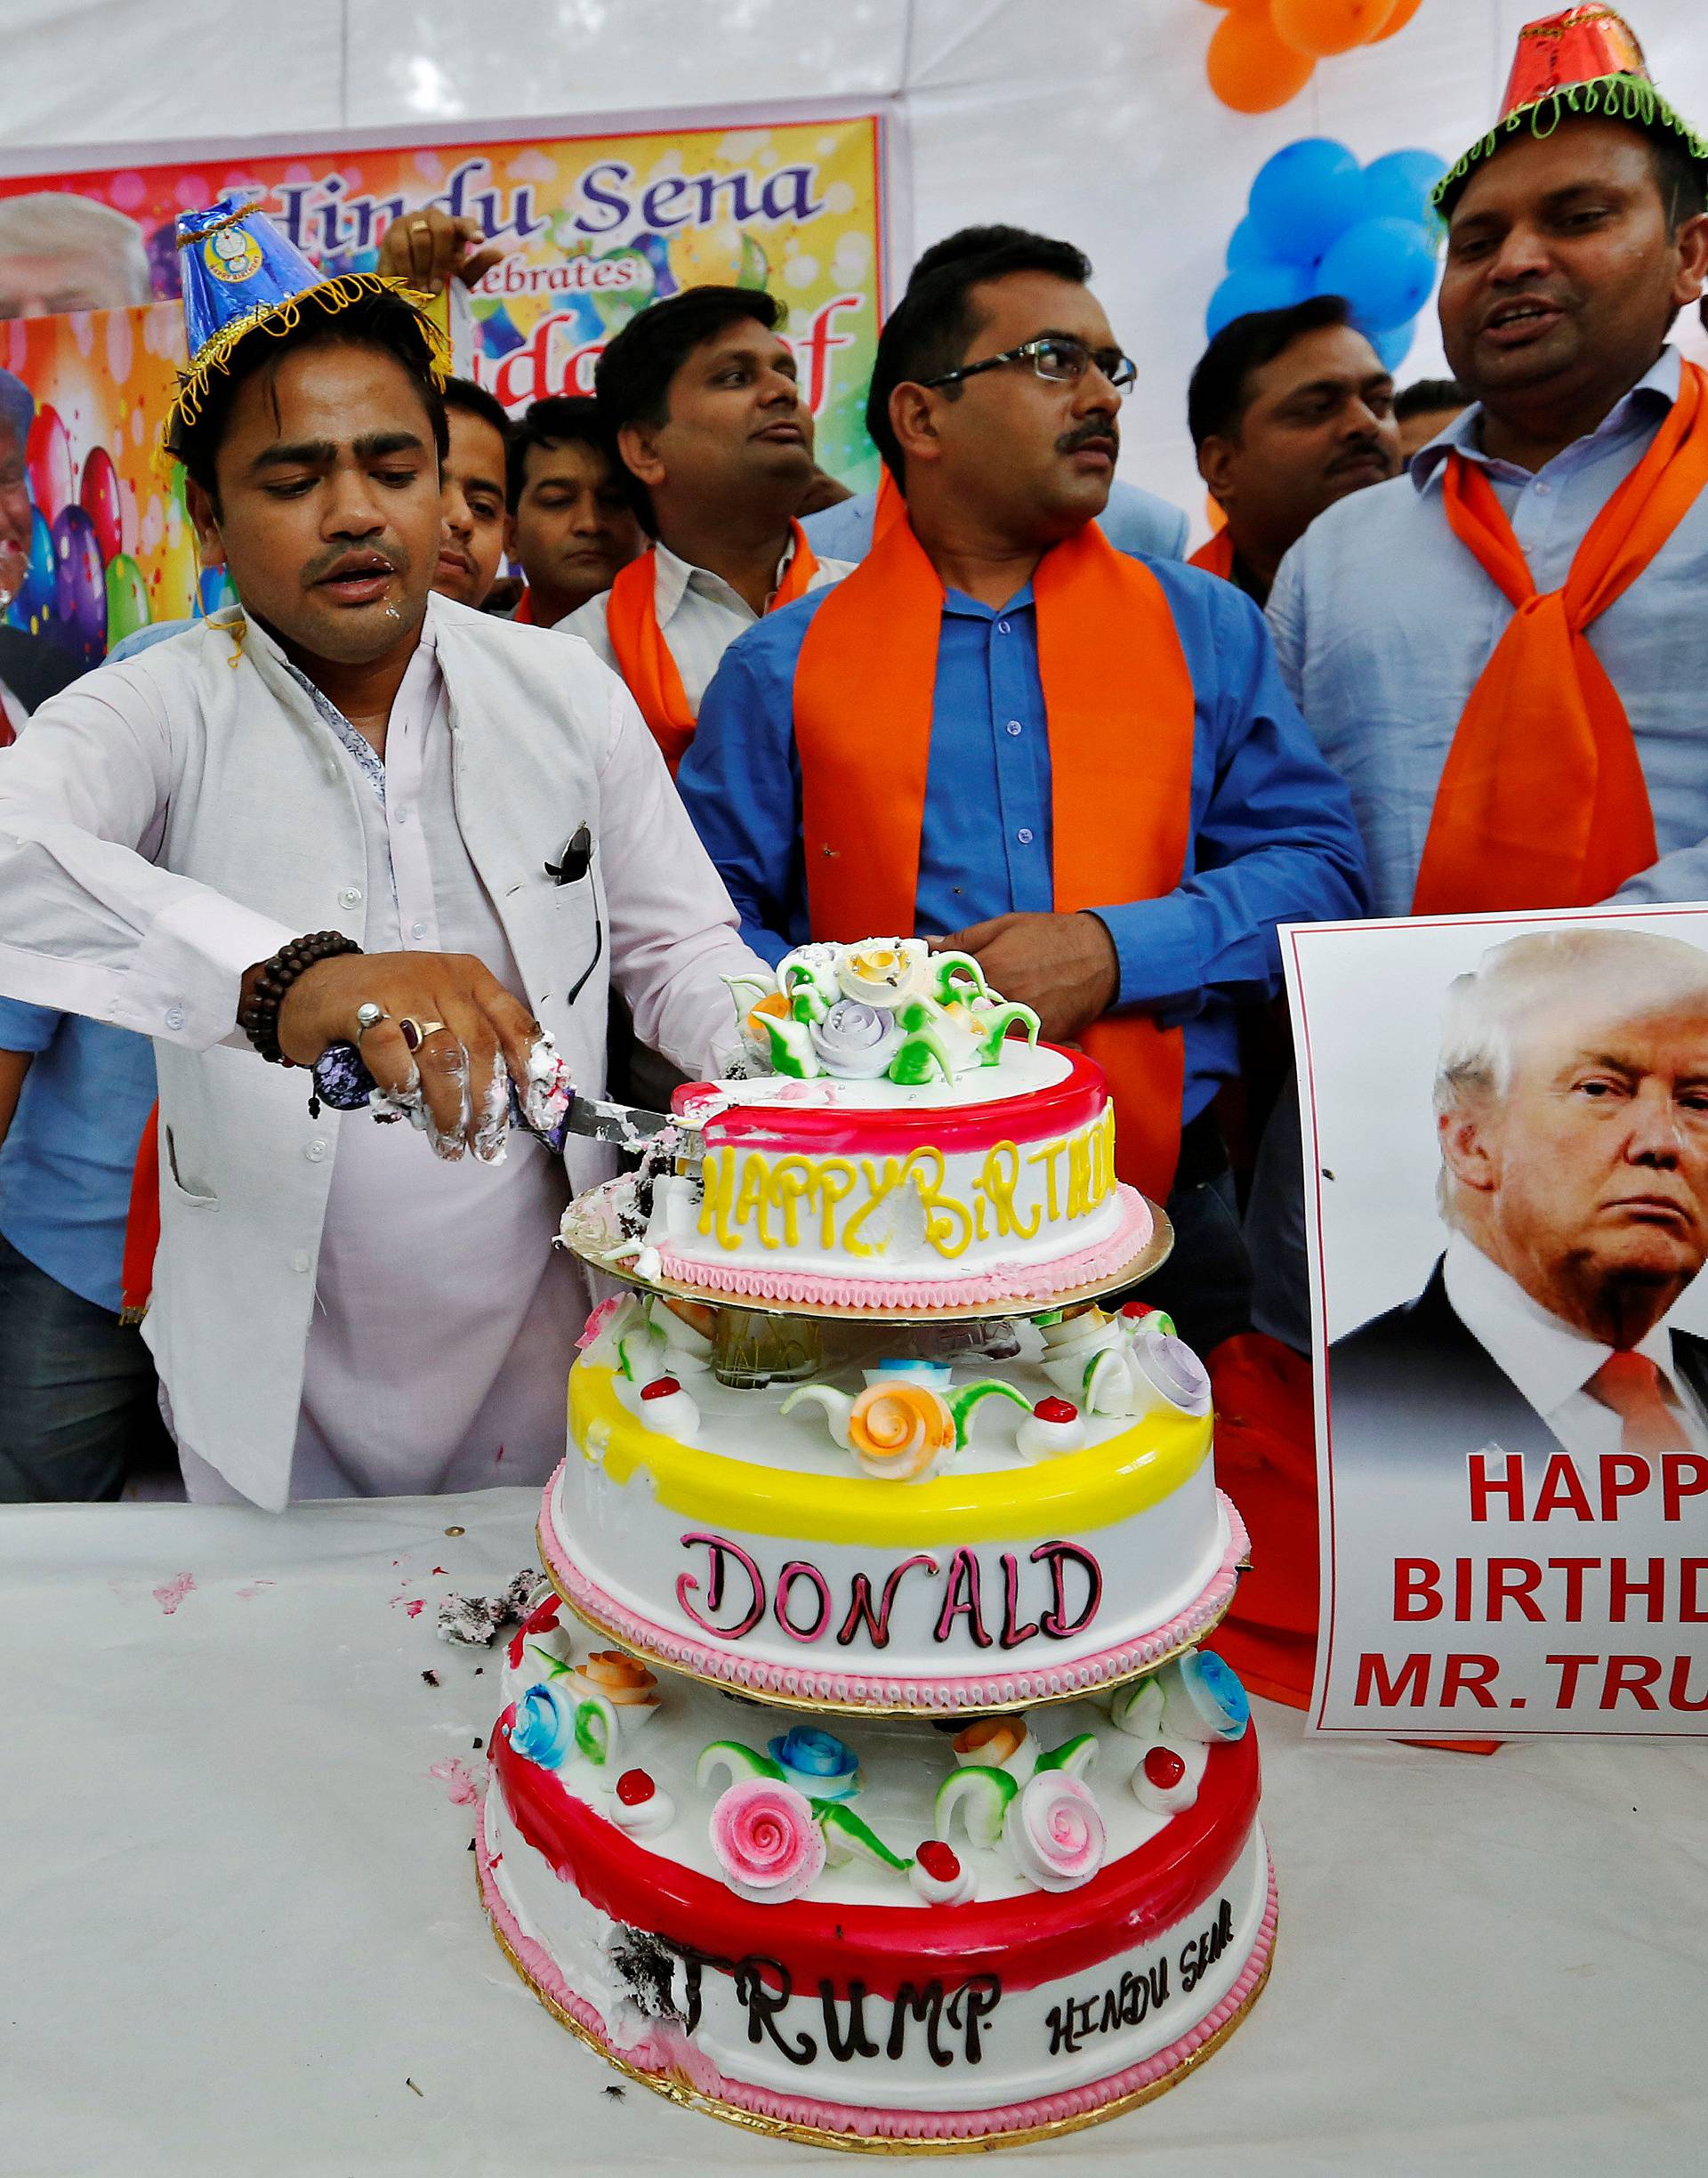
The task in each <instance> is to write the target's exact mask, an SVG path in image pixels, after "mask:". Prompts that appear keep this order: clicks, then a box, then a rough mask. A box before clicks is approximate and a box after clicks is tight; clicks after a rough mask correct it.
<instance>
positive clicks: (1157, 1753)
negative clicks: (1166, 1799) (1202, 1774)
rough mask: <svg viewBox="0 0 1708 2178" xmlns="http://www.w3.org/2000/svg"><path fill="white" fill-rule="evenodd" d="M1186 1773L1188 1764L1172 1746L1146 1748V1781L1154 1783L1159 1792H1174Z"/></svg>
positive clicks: (1150, 1783)
mask: <svg viewBox="0 0 1708 2178" xmlns="http://www.w3.org/2000/svg"><path fill="white" fill-rule="evenodd" d="M1185 1775H1186V1764H1185V1763H1183V1762H1182V1761H1181V1760H1180V1756H1179V1755H1178V1754H1176V1753H1175V1752H1174V1750H1173V1748H1172V1747H1165V1746H1154V1747H1148V1748H1147V1749H1146V1751H1145V1782H1146V1783H1147V1784H1148V1785H1154V1786H1155V1787H1156V1790H1157V1791H1158V1792H1172V1791H1173V1789H1174V1787H1176V1786H1177V1785H1178V1784H1179V1783H1180V1779H1182V1778H1183V1777H1184V1776H1185Z"/></svg>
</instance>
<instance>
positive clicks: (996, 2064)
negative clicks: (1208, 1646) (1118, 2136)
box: [476, 1603, 1275, 2149]
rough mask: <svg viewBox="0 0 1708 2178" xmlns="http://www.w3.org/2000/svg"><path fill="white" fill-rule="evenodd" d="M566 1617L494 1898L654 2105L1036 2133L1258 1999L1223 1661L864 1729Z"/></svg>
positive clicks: (1240, 1760)
mask: <svg viewBox="0 0 1708 2178" xmlns="http://www.w3.org/2000/svg"><path fill="white" fill-rule="evenodd" d="M554 1621H555V1607H554V1605H553V1604H551V1603H548V1604H547V1605H545V1606H544V1609H542V1611H541V1612H540V1613H539V1614H537V1617H536V1624H535V1625H534V1626H533V1627H532V1628H531V1629H530V1630H529V1631H528V1632H526V1633H524V1634H522V1635H519V1636H518V1638H517V1641H516V1642H514V1643H512V1656H511V1659H510V1668H509V1670H508V1671H507V1672H506V1674H505V1679H506V1685H505V1693H506V1697H507V1706H506V1707H505V1709H504V1714H503V1715H502V1716H501V1717H500V1719H499V1721H498V1724H497V1726H496V1728H495V1732H494V1735H493V1738H492V1742H491V1782H490V1784H489V1787H488V1790H487V1798H486V1802H485V1804H484V1806H483V1809H482V1811H481V1817H480V1825H479V1835H478V1837H477V1840H476V1851H477V1864H478V1867H479V1880H480V1886H481V1892H482V1895H483V1898H484V1900H485V1903H486V1906H487V1911H488V1913H489V1914H490V1916H491V1918H492V1922H493V1925H494V1929H495V1933H496V1935H497V1938H498V1940H499V1942H500V1943H501V1944H502V1945H503V1947H504V1950H505V1951H506V1952H507V1953H508V1955H509V1956H510V1957H511V1959H512V1962H513V1964H515V1966H516V1967H517V1970H518V1971H519V1972H520V1974H521V1975H522V1976H523V1978H524V1979H525V1980H527V1981H528V1983H529V1985H530V1986H531V1987H532V1988H534V1990H535V1991H536V1994H537V1995H538V1996H540V1997H541V1998H542V2000H543V2001H544V2003H545V2004H546V2005H549V2006H550V2008H551V2009H552V2011H553V2012H554V2013H556V2015H557V2016H558V2017H559V2018H560V2020H561V2021H563V2022H564V2024H565V2025H567V2026H568V2027H570V2028H571V2029H573V2030H574V2031H575V2032H576V2034H577V2035H579V2036H580V2037H582V2038H583V2039H584V2041H586V2042H588V2043H590V2044H591V2045H592V2046H593V2047H594V2048H596V2049H598V2050H599V2051H600V2053H601V2054H603V2055H604V2056H606V2057H607V2058H608V2059H609V2061H611V2062H612V2063H613V2064H615V2065H616V2066H617V2067H618V2068H619V2069H622V2070H624V2071H625V2072H627V2073H629V2074H631V2075H632V2077H635V2078H637V2079H640V2080H642V2081H644V2082H645V2083H646V2084H647V2085H649V2086H653V2087H655V2088H657V2089H658V2090H659V2091H660V2092H661V2093H665V2094H667V2095H670V2096H672V2097H673V2098H674V2099H676V2100H678V2101H682V2102H685V2103H688V2104H691V2105H692V2106H694V2107H696V2108H697V2109H705V2110H707V2111H709V2112H712V2113H713V2114H715V2115H717V2116H720V2117H726V2118H729V2119H730V2120H732V2121H734V2122H737V2123H739V2124H743V2125H746V2126H753V2127H755V2128H758V2129H761V2130H765V2131H771V2132H778V2133H786V2134H790V2135H792V2136H794V2137H797V2138H802V2139H806V2140H810V2141H815V2142H822V2143H823V2144H825V2145H827V2146H841V2147H846V2148H857V2149H858V2148H880V2147H882V2146H885V2145H890V2146H901V2145H904V2144H905V2145H906V2146H909V2147H914V2148H917V2149H923V2148H929V2147H932V2146H936V2147H939V2148H944V2149H949V2148H955V2147H963V2148H975V2147H978V2146H980V2145H995V2144H1001V2143H1003V2142H1019V2141H1025V2140H1033V2139H1037V2138H1040V2137H1043V2136H1045V2135H1048V2134H1051V2133H1054V2132H1059V2131H1067V2130H1069V2129H1072V2128H1073V2127H1075V2126H1084V2125H1089V2124H1092V2123H1094V2122H1095V2121H1097V2120H1098V2119H1100V2118H1102V2117H1111V2116H1114V2115H1115V2114H1116V2113H1117V2112H1119V2111H1121V2110H1123V2109H1129V2108H1131V2107H1132V2105H1134V2104H1135V2103H1138V2102H1140V2101H1145V2100H1147V2099H1148V2098H1149V2097H1150V2096H1152V2095H1155V2094H1156V2093H1161V2092H1162V2090H1163V2089H1164V2088H1165V2087H1166V2086H1168V2085H1171V2084H1172V2082H1173V2081H1175V2080H1176V2079H1178V2078H1179V2077H1180V2076H1181V2074H1182V2073H1183V2072H1185V2071H1186V2070H1188V2069H1190V2068H1191V2067H1192V2066H1193V2065H1195V2064H1196V2063H1197V2062H1198V2061H1200V2060H1201V2059H1202V2058H1203V2057H1204V2056H1205V2055H1206V2054H1208V2053H1209V2052H1210V2051H1211V2050H1213V2048H1214V2047H1215V2046H1216V2045H1217V2044H1218V2043H1219V2042H1220V2041H1221V2039H1222V2038H1223V2037H1225V2036H1226V2035H1227V2034H1228V2033H1229V2031H1230V2030H1231V2029H1232V2028H1233V2026H1234V2025H1235V2024H1237V2021H1238V2020H1239V2019H1240V2018H1241V2017H1242V2016H1243V2014H1244V2013H1245V2009H1246V2008H1247V2007H1248V2005H1250V2004H1251V2003H1252V2001H1253V1998H1254V1997H1255V1996H1256V1995H1257V1992H1258V1990H1259V1989H1260V1988H1261V1986H1262V1983H1263V1980H1264V1977H1265V1975H1266V1973H1267V1972H1268V1969H1269V1955H1270V1948H1271V1945H1272V1942H1273V1937H1274V1930H1275V1887H1274V1879H1273V1875H1272V1872H1271V1868H1270V1865H1269V1852H1268V1849H1267V1847H1266V1844H1265V1842H1264V1837H1263V1833H1262V1829H1261V1824H1260V1821H1259V1818H1258V1795H1259V1771H1258V1760H1257V1749H1256V1743H1255V1738H1254V1735H1253V1733H1252V1732H1251V1731H1250V1730H1249V1729H1248V1728H1247V1724H1246V1720H1245V1714H1244V1703H1243V1698H1241V1697H1240V1696H1239V1693H1238V1689H1237V1684H1235V1683H1234V1682H1233V1681H1232V1678H1231V1674H1228V1673H1227V1672H1226V1669H1225V1667H1224V1666H1220V1665H1219V1664H1218V1663H1217V1661H1216V1659H1214V1658H1211V1657H1207V1656H1205V1657H1201V1658H1188V1659H1187V1660H1186V1662H1185V1663H1184V1665H1176V1666H1169V1667H1168V1669H1167V1671H1166V1672H1164V1674H1159V1675H1158V1678H1157V1679H1156V1680H1154V1681H1147V1682H1141V1684H1140V1687H1139V1688H1138V1689H1129V1690H1124V1691H1123V1692H1122V1693H1121V1694H1119V1695H1117V1696H1116V1697H1115V1698H1114V1700H1113V1702H1112V1703H1111V1704H1108V1705H1107V1706H1104V1705H1096V1704H1092V1703H1089V1702H1083V1701H1076V1702H1068V1703H1062V1704H1056V1705H1051V1706H1049V1707H1048V1708H1045V1709H1041V1710H1037V1711H1034V1712H1031V1713H1028V1714H1027V1715H1026V1716H1025V1717H1024V1718H1018V1719H1017V1718H993V1719H989V1720H986V1721H983V1722H975V1723H973V1724H971V1725H969V1726H966V1727H964V1728H963V1730H961V1731H960V1732H958V1733H955V1734H954V1736H953V1737H951V1736H950V1735H949V1734H948V1733H947V1732H945V1731H943V1730H940V1729H933V1728H932V1727H931V1726H930V1725H928V1724H921V1723H918V1722H892V1721H891V1722H874V1723H873V1724H871V1725H869V1726H865V1727H860V1728H854V1727H846V1729H848V1730H849V1731H850V1738H853V1739H854V1740H855V1741H856V1742H857V1745H854V1746H850V1744H848V1742H847V1741H844V1740H842V1739H841V1738H837V1737H836V1736H834V1735H833V1734H831V1733H829V1732H827V1731H826V1730H823V1729H821V1728H819V1727H818V1726H816V1725H814V1724H812V1723H811V1722H810V1720H805V1719H803V1720H802V1721H801V1722H798V1723H796V1724H795V1725H794V1726H793V1727H792V1728H791V1729H788V1730H783V1731H780V1732H778V1731H776V1730H775V1728H776V1727H777V1725H778V1724H779V1723H784V1722H786V1720H785V1719H779V1718H778V1717H777V1714H776V1713H775V1712H770V1713H766V1712H762V1711H760V1710H758V1709H756V1708H755V1707H754V1706H753V1705H751V1704H748V1703H745V1702H741V1701H738V1700H737V1699H735V1698H731V1697H729V1696H727V1695H721V1694H714V1693H712V1692H709V1691H708V1690H705V1689H701V1688H691V1687H679V1686H669V1687H664V1688H654V1687H653V1686H652V1685H651V1684H650V1683H649V1682H648V1674H645V1673H644V1672H643V1671H641V1670H640V1667H639V1666H632V1664H631V1663H630V1660H629V1659H627V1658H617V1657H616V1656H615V1655H613V1656H611V1657H609V1658H605V1657H601V1656H600V1655H599V1654H598V1653H594V1654H592V1655H588V1656H578V1655H577V1653H576V1648H577V1647H578V1646H579V1645H580V1639H579V1637H576V1636H572V1635H571V1634H570V1633H569V1632H568V1629H567V1628H565V1627H564V1626H563V1625H560V1624H559V1623H555V1622H554ZM572 1643H573V1644H574V1645H572ZM625 1669H626V1670H627V1671H629V1672H630V1673H638V1674H639V1677H638V1679H633V1678H631V1679H630V1680H628V1681H627V1682H624V1670H625ZM601 1687H602V1688H603V1689H604V1691H602V1692H601V1691H600V1688H601ZM841 1729H844V1727H843V1725H842V1721H841V1720H839V1730H841ZM768 1733H769V1734H771V1735H772V1736H771V1737H769V1739H768V1738H767V1737H766V1735H767V1734H768ZM855 1803H858V1805H856V1804H855Z"/></svg>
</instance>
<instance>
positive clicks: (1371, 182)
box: [1363, 151, 1447, 227]
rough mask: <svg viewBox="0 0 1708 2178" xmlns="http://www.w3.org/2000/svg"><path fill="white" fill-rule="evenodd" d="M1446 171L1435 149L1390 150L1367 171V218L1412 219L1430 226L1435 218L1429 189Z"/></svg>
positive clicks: (1415, 222) (1365, 191)
mask: <svg viewBox="0 0 1708 2178" xmlns="http://www.w3.org/2000/svg"><path fill="white" fill-rule="evenodd" d="M1446 171H1447V165H1446V160H1445V159H1441V158H1438V157H1436V155H1435V153H1434V152H1433V151H1389V152H1385V153H1384V154H1383V155H1382V157H1381V158H1379V159H1372V160H1371V162H1370V164H1369V165H1367V166H1366V168H1365V170H1364V213H1363V216H1364V217H1365V218H1366V219H1401V220H1410V221H1412V222H1414V225H1416V226H1419V227H1430V226H1432V225H1433V224H1434V222H1435V219H1436V212H1435V207H1434V206H1432V205H1431V204H1430V191H1431V190H1433V189H1434V187H1435V185H1436V183H1437V182H1438V181H1439V180H1440V179H1441V177H1442V175H1443V174H1444V173H1446Z"/></svg>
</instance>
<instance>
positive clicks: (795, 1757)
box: [770, 1724, 860, 1800]
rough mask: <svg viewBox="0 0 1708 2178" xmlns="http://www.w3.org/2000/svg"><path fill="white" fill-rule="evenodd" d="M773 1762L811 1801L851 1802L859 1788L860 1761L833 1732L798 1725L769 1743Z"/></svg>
mask: <svg viewBox="0 0 1708 2178" xmlns="http://www.w3.org/2000/svg"><path fill="white" fill-rule="evenodd" d="M770 1755H771V1760H772V1761H773V1762H774V1763H777V1764H778V1765H779V1766H780V1767H781V1769H782V1770H783V1771H785V1773H786V1776H787V1778H788V1781H789V1783H790V1784H791V1785H793V1786H794V1787H795V1789H796V1790H797V1791H798V1792H802V1793H804V1794H805V1795H807V1797H808V1799H810V1800H851V1799H852V1798H853V1797H854V1795H855V1794H856V1793H857V1792H858V1790H859V1788H860V1779H859V1768H860V1758H859V1756H858V1754H856V1753H855V1752H854V1750H853V1748H852V1747H851V1746H845V1745H844V1744H843V1743H842V1740H840V1739H839V1738H837V1737H836V1735H835V1734H834V1732H827V1731H820V1730H818V1726H817V1725H815V1724H797V1725H796V1726H795V1727H794V1730H792V1731H788V1732H783V1733H779V1734H778V1736H777V1738H775V1739H773V1740H772V1741H771V1743H770Z"/></svg>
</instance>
